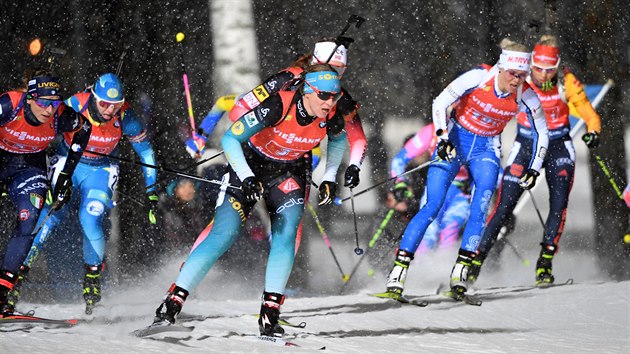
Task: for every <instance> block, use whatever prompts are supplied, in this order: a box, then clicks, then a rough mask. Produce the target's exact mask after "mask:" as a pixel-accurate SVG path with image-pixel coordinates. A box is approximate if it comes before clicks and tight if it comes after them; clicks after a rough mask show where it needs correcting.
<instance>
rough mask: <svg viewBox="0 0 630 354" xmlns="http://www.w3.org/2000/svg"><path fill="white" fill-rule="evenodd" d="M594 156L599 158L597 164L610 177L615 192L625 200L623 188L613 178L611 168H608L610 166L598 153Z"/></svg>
mask: <svg viewBox="0 0 630 354" xmlns="http://www.w3.org/2000/svg"><path fill="white" fill-rule="evenodd" d="M593 156H595V160H597V164H598V165H599V168H601V170H602V171H603V172H604V174H605V175H606V177H607V178H608V182H610V185H611V186H612V188H613V190H614V191H615V194H617V197H618V198H619V199H622V200H623V192H622V191H621V188H619V185H617V182H615V179H614V178H613V176H612V175H611V174H610V170H608V167H607V166H606V163H605V162H604V160H602V158H601V157H600V156H599V155H598V154H593Z"/></svg>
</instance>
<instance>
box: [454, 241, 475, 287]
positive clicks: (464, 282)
mask: <svg viewBox="0 0 630 354" xmlns="http://www.w3.org/2000/svg"><path fill="white" fill-rule="evenodd" d="M476 256H477V254H476V253H475V252H470V251H466V250H465V249H461V248H460V249H459V254H458V256H457V260H456V261H455V265H454V266H453V270H451V282H450V285H451V291H452V292H453V293H455V294H460V295H461V294H464V293H465V292H466V291H467V290H468V286H469V285H470V283H469V281H468V272H469V270H470V266H471V265H472V261H473V260H474V259H475V258H476Z"/></svg>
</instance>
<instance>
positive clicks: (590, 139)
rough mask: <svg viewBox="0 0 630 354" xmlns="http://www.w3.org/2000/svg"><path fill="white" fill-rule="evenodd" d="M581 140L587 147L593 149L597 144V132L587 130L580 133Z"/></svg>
mask: <svg viewBox="0 0 630 354" xmlns="http://www.w3.org/2000/svg"><path fill="white" fill-rule="evenodd" d="M582 141H584V144H586V146H587V147H588V148H589V149H593V148H596V147H598V146H599V133H597V132H588V133H585V134H584V135H582Z"/></svg>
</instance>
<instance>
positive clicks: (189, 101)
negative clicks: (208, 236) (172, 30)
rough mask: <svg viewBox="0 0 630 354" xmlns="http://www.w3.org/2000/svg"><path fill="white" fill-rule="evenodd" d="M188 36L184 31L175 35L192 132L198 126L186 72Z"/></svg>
mask: <svg viewBox="0 0 630 354" xmlns="http://www.w3.org/2000/svg"><path fill="white" fill-rule="evenodd" d="M185 37H186V36H185V35H184V33H182V32H179V33H177V35H176V36H175V39H176V40H177V43H179V56H180V60H181V64H182V71H183V72H184V73H183V75H182V79H183V81H184V92H185V93H186V105H187V106H188V119H189V120H190V128H191V129H192V132H193V133H194V132H196V131H197V128H196V127H195V116H194V114H193V107H192V99H191V98H190V86H189V85H188V74H186V63H185V62H184V43H183V41H184V38H185Z"/></svg>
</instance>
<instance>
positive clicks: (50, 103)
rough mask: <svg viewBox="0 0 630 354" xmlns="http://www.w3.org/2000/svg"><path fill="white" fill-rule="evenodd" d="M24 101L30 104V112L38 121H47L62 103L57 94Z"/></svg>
mask: <svg viewBox="0 0 630 354" xmlns="http://www.w3.org/2000/svg"><path fill="white" fill-rule="evenodd" d="M26 102H27V103H28V104H29V105H30V106H31V112H33V115H34V116H35V119H37V120H38V121H39V122H40V123H46V122H48V120H49V119H50V117H52V116H53V114H54V113H55V111H56V110H57V108H59V106H60V105H61V103H62V101H61V98H60V97H59V96H43V97H38V98H33V99H27V100H26Z"/></svg>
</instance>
